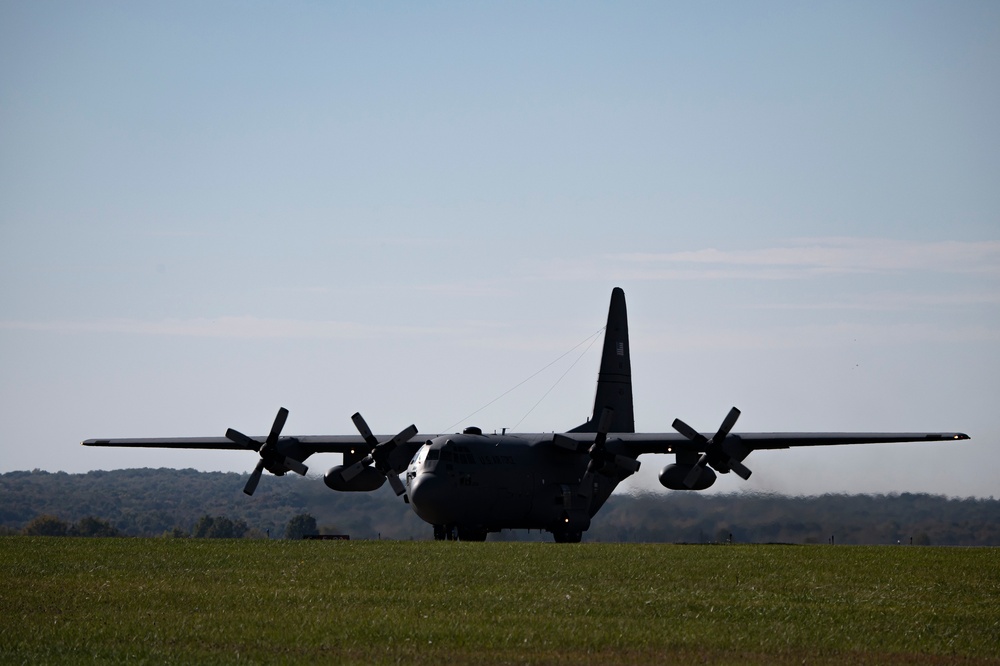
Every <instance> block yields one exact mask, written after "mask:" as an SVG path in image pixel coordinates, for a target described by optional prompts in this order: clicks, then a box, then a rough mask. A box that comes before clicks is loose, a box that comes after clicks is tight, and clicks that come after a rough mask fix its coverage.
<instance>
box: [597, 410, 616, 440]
mask: <svg viewBox="0 0 1000 666" xmlns="http://www.w3.org/2000/svg"><path fill="white" fill-rule="evenodd" d="M614 416H615V410H613V409H611V408H610V407H605V408H604V409H602V410H601V420H600V421H598V422H597V432H599V433H601V432H603V433H604V434H605V435H607V434H608V430H610V429H611V419H612V418H614Z"/></svg>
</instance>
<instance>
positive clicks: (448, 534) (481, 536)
mask: <svg viewBox="0 0 1000 666" xmlns="http://www.w3.org/2000/svg"><path fill="white" fill-rule="evenodd" d="M486 533H487V532H486V528H485V527H466V526H463V525H435V526H434V540H435V541H486Z"/></svg>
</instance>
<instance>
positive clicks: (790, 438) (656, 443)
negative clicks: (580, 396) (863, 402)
mask: <svg viewBox="0 0 1000 666" xmlns="http://www.w3.org/2000/svg"><path fill="white" fill-rule="evenodd" d="M713 434H714V433H704V434H703V438H704V439H705V440H708V439H710V438H711V437H712V435H713ZM608 437H609V438H611V439H615V440H618V441H620V442H621V444H622V446H623V448H624V449H626V450H627V451H628V452H629V453H632V454H635V455H641V454H643V453H677V452H679V451H690V452H704V451H705V450H706V447H705V446H704V445H703V444H699V443H698V442H697V441H694V440H691V439H689V438H688V437H685V436H684V435H681V434H679V433H648V434H647V433H635V434H624V433H622V434H618V433H609V435H608ZM726 439H727V441H733V442H739V443H741V444H743V445H744V446H745V447H747V448H748V449H749V450H751V451H755V450H763V449H790V448H793V447H798V446H836V445H841V444H889V443H893V442H944V441H951V440H963V439H969V436H968V435H966V434H965V433H961V432H759V433H742V434H737V433H732V434H730V435H729V436H728V437H727V438H726Z"/></svg>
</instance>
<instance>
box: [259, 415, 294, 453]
mask: <svg viewBox="0 0 1000 666" xmlns="http://www.w3.org/2000/svg"><path fill="white" fill-rule="evenodd" d="M287 419H288V410H287V409H285V408H284V407H281V408H280V409H278V415H277V416H275V417H274V423H273V424H272V425H271V432H270V433H269V434H268V436H267V440H266V441H265V442H264V444H266V445H267V447H268V448H272V447H273V446H274V445H275V444H277V443H278V437H280V436H281V430H282V429H283V428H284V427H285V421H286V420H287Z"/></svg>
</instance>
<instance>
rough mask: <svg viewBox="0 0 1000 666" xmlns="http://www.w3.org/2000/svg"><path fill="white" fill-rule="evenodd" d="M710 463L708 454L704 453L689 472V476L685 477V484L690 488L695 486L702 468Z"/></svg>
mask: <svg viewBox="0 0 1000 666" xmlns="http://www.w3.org/2000/svg"><path fill="white" fill-rule="evenodd" d="M707 463H708V454H707V453H703V454H702V455H701V457H700V458H698V462H696V463H695V464H694V466H693V467H692V468H691V471H690V472H688V474H687V476H685V477H684V485H685V486H687V487H688V488H694V487H695V485H696V484H697V483H698V478H699V477H701V470H702V469H704V467H705V465H706V464H707Z"/></svg>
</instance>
